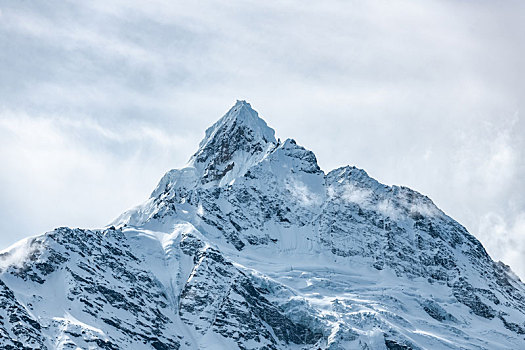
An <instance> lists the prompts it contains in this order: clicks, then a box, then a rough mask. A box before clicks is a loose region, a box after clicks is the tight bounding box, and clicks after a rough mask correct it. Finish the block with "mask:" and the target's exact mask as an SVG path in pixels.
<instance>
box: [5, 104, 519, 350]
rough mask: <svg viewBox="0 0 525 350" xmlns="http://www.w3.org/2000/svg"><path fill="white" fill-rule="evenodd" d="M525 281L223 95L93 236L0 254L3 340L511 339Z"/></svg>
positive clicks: (21, 343) (383, 344) (389, 343)
mask: <svg viewBox="0 0 525 350" xmlns="http://www.w3.org/2000/svg"><path fill="white" fill-rule="evenodd" d="M524 320H525V285H524V284H523V283H522V282H521V281H520V280H519V279H518V278H516V277H515V276H514V275H513V274H512V272H511V271H510V269H509V268H508V267H506V266H504V265H502V264H498V263H495V262H494V261H493V260H492V259H491V258H490V256H489V255H488V254H487V253H486V251H485V249H484V248H483V246H482V245H481V243H480V242H479V241H478V240H477V239H476V238H475V237H474V236H472V235H471V234H470V233H469V232H467V230H466V229H465V228H464V227H463V226H461V225H460V224H459V223H458V222H456V221H455V220H453V219H452V218H450V217H449V216H447V215H446V214H445V213H443V212H442V211H441V210H439V209H438V208H437V207H436V206H435V204H434V203H433V202H432V201H431V200H430V199H429V198H428V197H426V196H424V195H422V194H420V193H418V192H415V191H413V190H410V189H408V188H405V187H398V186H386V185H384V184H381V183H379V182H378V181H376V180H374V179H373V178H371V177H369V176H368V174H367V173H366V172H365V171H364V170H361V169H357V168H355V167H349V166H346V167H342V168H338V169H335V170H332V171H330V172H329V173H324V172H323V171H322V170H321V169H320V168H319V166H318V164H317V160H316V157H315V155H314V153H313V152H311V151H309V150H307V149H305V148H303V147H301V146H300V145H298V144H297V143H296V142H295V141H293V140H292V139H287V140H286V141H285V142H283V143H281V142H277V141H276V140H275V136H274V131H273V130H272V129H271V128H269V127H268V126H267V125H266V123H265V122H264V121H263V120H262V119H261V118H259V116H258V115H257V113H256V112H255V111H254V110H253V109H252V108H251V106H250V105H249V104H248V103H246V102H245V101H238V102H237V103H236V104H235V106H234V107H233V108H232V109H230V110H229V111H228V112H227V113H226V115H225V116H223V117H222V118H221V119H220V120H219V121H218V122H217V123H215V124H214V125H213V126H212V127H211V128H209V129H208V130H207V131H206V136H205V138H204V140H203V141H202V142H201V144H200V147H199V150H198V151H197V153H195V155H194V156H193V157H192V158H191V161H190V163H189V165H188V166H186V167H184V168H182V169H174V170H171V171H169V172H168V173H167V174H166V175H165V176H164V177H163V178H162V179H161V181H160V183H159V184H158V186H157V188H156V189H155V190H154V191H153V193H152V194H151V196H150V198H149V199H148V200H147V201H146V202H145V203H143V204H141V205H140V206H138V207H136V208H134V209H132V210H130V211H128V212H126V213H124V214H123V215H122V216H120V217H119V218H118V219H117V220H116V221H115V222H114V226H109V227H106V228H105V229H101V230H82V229H69V228H59V229H56V230H54V231H52V232H48V233H46V234H44V235H41V236H37V237H31V238H28V239H27V240H24V241H22V242H20V243H19V244H17V245H16V246H14V247H12V248H11V249H9V250H8V251H6V252H5V253H2V254H0V348H2V349H3V348H6V349H24V350H27V349H34V350H36V349H58V350H62V349H64V350H65V349H76V348H81V349H96V348H97V349H98V348H103V349H109V350H120V349H137V350H143V349H144V350H152V349H157V350H160V349H162V350H167V349H170V350H171V349H177V350H178V349H180V350H193V349H218V350H219V349H237V350H299V349H300V350H314V349H315V350H319V349H320V350H343V349H359V350H365V349H366V350H392V349H396V350H422V349H462V350H481V349H487V350H488V349H490V350H495V349H496V350H506V349H525V338H524V337H525V322H524Z"/></svg>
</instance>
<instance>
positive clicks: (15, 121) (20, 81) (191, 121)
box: [0, 0, 525, 279]
mask: <svg viewBox="0 0 525 350" xmlns="http://www.w3.org/2000/svg"><path fill="white" fill-rule="evenodd" d="M524 32H525V3H524V2H523V1H484V0H480V1H460V0H458V1H446V0H443V1H396V2H395V4H394V2H392V1H386V0H385V1H352V0H349V1H316V2H314V1H257V2H255V1H227V2H226V1H196V2H181V1H160V0H156V1H148V2H140V3H139V2H133V1H128V0H125V1H124V0H123V1H107V0H103V1H88V2H84V3H83V4H80V2H78V1H63V0H61V1H41V2H33V1H8V0H0V164H1V168H2V171H0V248H5V247H7V246H8V245H10V244H11V243H13V242H15V241H16V240H18V239H20V238H23V237H26V236H29V235H35V234H38V233H42V232H45V231H48V230H50V229H52V228H54V227H57V226H66V225H67V226H74V227H100V226H103V225H105V224H107V223H108V222H110V221H111V220H112V219H113V218H115V217H116V216H118V214H120V213H121V212H122V211H124V210H125V209H128V208H129V207H132V206H134V205H136V204H138V203H140V202H141V201H143V200H144V199H146V198H147V197H148V195H149V193H150V192H151V191H152V190H153V188H154V187H155V185H156V183H157V181H158V180H159V178H160V177H161V176H162V174H163V173H164V172H165V171H167V170H169V169H171V168H175V167H180V166H182V165H184V163H185V162H186V161H187V159H188V158H189V156H190V155H191V154H192V153H193V152H194V151H195V150H196V147H197V145H198V142H199V140H200V139H201V138H202V136H203V135H204V130H205V128H206V127H208V126H209V125H211V124H212V123H213V122H214V121H215V120H216V119H218V118H219V117H220V116H222V115H223V114H224V112H225V111H226V110H227V109H228V108H229V107H230V106H231V105H232V104H233V103H234V102H235V100H236V99H246V100H248V101H249V102H251V104H252V106H253V107H254V108H255V109H257V110H258V111H259V113H260V114H261V115H262V116H263V117H264V118H265V119H266V121H267V122H268V124H269V125H271V126H272V127H273V128H274V129H276V131H277V135H278V136H279V137H281V138H283V139H284V138H287V137H293V138H294V139H296V140H297V142H298V143H300V144H302V145H304V146H305V147H307V148H309V149H311V150H313V151H314V152H315V153H316V155H317V157H318V160H319V163H320V165H321V167H322V168H323V169H324V170H331V169H333V168H335V167H338V166H342V165H346V164H351V165H356V166H358V167H361V168H364V169H365V170H367V171H368V173H369V174H370V175H372V176H373V177H375V178H377V179H378V180H380V181H382V182H384V183H387V184H400V185H406V186H409V187H412V188H414V189H416V190H418V191H420V192H422V193H424V194H427V195H428V196H430V197H431V198H432V199H433V200H434V201H435V202H436V204H437V205H438V206H440V207H441V208H442V209H443V210H444V211H445V212H447V213H448V214H449V215H451V216H452V217H454V218H456V219H457V220H459V221H460V222H461V223H462V224H464V225H465V226H466V227H467V228H468V229H469V231H470V232H471V233H473V234H474V235H475V236H476V237H478V238H479V239H480V240H481V241H482V243H483V244H484V245H485V247H486V248H487V250H488V251H489V253H490V254H491V255H492V257H493V258H495V259H497V260H503V261H504V262H505V263H507V264H510V265H511V267H512V268H513V270H514V271H516V272H517V273H518V274H519V275H520V276H521V277H522V279H525V258H524V256H525V196H524V194H525V118H524V117H523V111H524V109H525V106H524V104H525V68H524V67H525V65H524V64H523V57H524V55H525V40H524V37H523V33H524Z"/></svg>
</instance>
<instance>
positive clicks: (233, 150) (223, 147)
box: [189, 101, 277, 184]
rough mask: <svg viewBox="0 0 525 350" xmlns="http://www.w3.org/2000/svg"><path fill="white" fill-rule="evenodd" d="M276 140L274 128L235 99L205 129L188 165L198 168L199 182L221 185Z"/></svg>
mask: <svg viewBox="0 0 525 350" xmlns="http://www.w3.org/2000/svg"><path fill="white" fill-rule="evenodd" d="M276 143H277V141H276V139H275V131H274V130H273V129H272V128H270V127H269V126H268V125H267V124H266V122H265V121H264V120H263V119H261V118H260V117H259V115H258V113H257V112H256V111H255V110H253V109H252V107H251V105H250V104H249V103H248V102H246V101H237V103H236V104H235V105H234V106H233V107H232V108H231V109H230V110H229V111H228V112H227V113H226V114H225V115H224V116H223V117H222V118H221V119H219V121H217V122H216V123H215V124H213V125H212V126H211V127H210V128H208V129H207V130H206V135H205V137H204V139H203V140H202V141H201V142H200V144H199V149H198V151H197V152H196V153H195V154H194V155H193V156H192V157H191V159H190V162H189V165H190V166H193V167H195V168H196V169H197V171H198V173H199V175H200V181H201V182H202V184H206V183H216V182H220V183H221V184H224V183H227V182H229V181H231V180H233V179H234V178H235V177H237V176H239V175H242V174H243V173H244V172H245V171H246V167H247V166H249V165H252V164H253V163H254V162H257V161H259V160H260V159H262V157H263V156H264V154H265V153H266V152H267V151H268V150H269V149H270V148H271V147H273V146H274V145H275V144H276ZM221 180H222V181H221Z"/></svg>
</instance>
